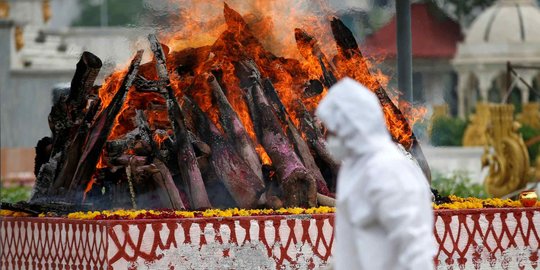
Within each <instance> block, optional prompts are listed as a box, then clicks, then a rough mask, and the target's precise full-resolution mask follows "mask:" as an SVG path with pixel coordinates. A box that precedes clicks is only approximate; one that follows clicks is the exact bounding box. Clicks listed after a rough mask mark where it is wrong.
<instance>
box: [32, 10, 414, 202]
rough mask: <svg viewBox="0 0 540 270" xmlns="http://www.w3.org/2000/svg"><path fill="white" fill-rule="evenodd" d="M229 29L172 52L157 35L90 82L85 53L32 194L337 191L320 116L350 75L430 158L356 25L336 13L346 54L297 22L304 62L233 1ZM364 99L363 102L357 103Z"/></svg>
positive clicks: (60, 106)
mask: <svg viewBox="0 0 540 270" xmlns="http://www.w3.org/2000/svg"><path fill="white" fill-rule="evenodd" d="M224 16H225V22H226V25H227V29H226V30H224V32H223V33H222V34H221V35H220V36H219V38H218V39H217V40H216V41H215V43H214V44H213V45H211V46H203V47H199V48H189V49H184V50H180V51H171V50H170V49H169V48H168V47H167V46H166V45H163V44H161V43H160V42H159V41H158V39H157V37H156V36H155V35H150V36H149V42H150V45H151V46H150V47H151V50H152V52H153V60H152V61H150V62H148V63H145V64H141V59H142V55H143V51H138V52H137V53H136V54H135V56H134V57H133V60H132V61H131V64H130V65H129V68H128V69H127V70H121V71H117V72H115V73H113V74H112V75H111V76H110V77H109V78H108V79H107V80H106V81H105V83H104V84H103V85H102V86H94V82H95V80H96V77H97V75H98V72H99V71H100V68H101V66H102V63H101V60H100V59H99V58H98V57H97V56H95V55H93V54H91V53H89V52H85V53H84V54H83V55H82V56H81V59H80V61H79V63H78V64H77V69H76V72H75V75H74V77H73V80H72V82H71V87H70V89H69V92H68V93H66V94H65V95H64V96H61V97H60V99H59V100H58V101H57V102H56V103H55V104H54V105H53V108H52V110H51V113H50V115H49V125H50V128H51V131H52V134H53V137H52V139H51V138H44V139H42V140H41V141H40V142H39V143H38V146H37V148H36V149H37V156H36V174H37V182H36V186H35V190H34V193H33V196H32V199H31V203H34V204H41V205H43V204H50V203H53V202H56V203H62V204H65V205H71V206H75V208H79V209H87V208H94V209H111V208H154V209H155V208H158V209H165V208H166V209H192V210H195V209H205V208H227V207H241V208H257V207H269V208H279V207H284V206H286V207H290V206H301V207H313V206H316V205H317V204H318V203H324V200H325V199H329V197H332V194H333V192H334V191H335V186H336V183H335V179H336V175H337V172H338V169H339V162H338V161H336V160H334V159H333V158H332V157H331V156H330V155H329V153H328V152H327V150H326V148H325V141H324V136H323V134H324V133H325V130H324V127H322V126H321V124H320V123H319V122H318V121H317V119H316V118H315V117H314V116H313V111H314V109H315V107H316V104H317V102H318V100H320V98H321V97H322V96H323V95H324V93H325V92H326V91H327V89H328V88H329V87H331V86H332V85H333V84H334V83H336V81H337V80H338V79H340V78H343V77H345V76H349V77H352V78H354V79H356V80H358V81H360V82H361V83H363V84H364V85H366V86H367V87H368V88H370V89H371V90H373V91H374V92H375V93H377V96H378V97H379V99H380V101H381V104H382V105H383V107H384V112H385V116H386V121H387V124H388V126H389V129H390V131H391V134H392V136H393V139H394V140H395V141H396V142H397V143H400V144H402V145H403V146H404V147H405V148H406V149H408V150H409V151H411V152H412V153H413V156H416V157H417V159H418V160H419V161H420V163H422V161H423V158H422V153H421V152H419V148H418V147H417V144H416V141H415V138H414V135H413V134H412V131H411V128H410V127H409V125H408V123H407V121H406V119H405V117H404V116H403V115H402V114H401V112H400V111H399V110H398V109H397V107H396V106H395V105H394V104H393V103H392V101H391V100H390V99H389V97H388V96H387V94H386V93H385V91H384V89H383V88H382V87H381V85H380V84H379V83H378V81H377V79H376V77H375V76H372V75H371V74H370V72H369V70H368V65H367V64H366V62H365V59H364V58H363V56H362V54H361V52H360V49H359V47H358V44H357V43H356V40H355V39H354V37H353V35H352V33H351V32H350V30H349V29H347V28H346V27H345V25H344V24H343V23H342V22H341V21H340V20H339V19H336V18H334V19H333V20H332V21H331V26H332V32H333V36H334V38H335V42H336V45H337V49H338V50H337V51H338V54H337V55H336V56H334V57H333V58H328V57H327V56H326V55H325V54H324V53H323V52H322V50H321V49H320V46H319V44H318V41H317V40H316V39H315V38H314V37H313V36H312V35H310V34H309V33H306V32H305V31H303V30H302V29H296V31H295V37H296V42H297V47H298V50H299V51H300V53H301V55H302V56H303V58H304V60H303V61H305V62H301V61H298V60H295V59H286V58H283V57H277V56H275V55H273V54H272V53H270V52H269V51H267V50H265V48H264V47H263V46H262V45H261V43H260V42H259V41H258V40H257V38H256V37H255V35H254V34H253V32H252V30H251V29H250V27H249V26H248V24H246V22H245V21H244V19H243V18H242V16H241V15H240V14H239V13H237V12H236V11H234V10H233V9H231V8H229V7H228V6H227V5H226V4H225V8H224ZM359 106H361V104H359Z"/></svg>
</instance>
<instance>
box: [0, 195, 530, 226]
mask: <svg viewBox="0 0 540 270" xmlns="http://www.w3.org/2000/svg"><path fill="white" fill-rule="evenodd" d="M448 198H449V199H450V201H451V202H450V203H442V204H435V203H433V204H432V206H433V209H435V210H437V209H453V210H459V209H481V208H517V207H522V205H521V202H520V201H514V200H511V199H499V198H489V199H479V198H472V197H470V198H460V197H457V196H454V195H450V196H448ZM535 207H540V201H538V202H536V205H535ZM335 210H336V209H335V207H326V206H320V207H314V208H307V209H304V208H299V207H293V208H281V209H277V210H272V209H238V208H231V209H224V210H221V209H208V210H205V211H172V210H163V211H160V210H124V209H121V210H104V211H88V212H74V213H70V214H68V215H67V218H71V219H86V220H90V219H92V220H122V219H163V218H195V217H234V216H240V217H246V216H267V215H300V214H308V215H309V214H327V213H334V212H335ZM0 216H12V217H26V216H29V214H26V213H22V212H16V211H11V210H5V209H0ZM39 216H40V217H46V216H54V215H52V214H40V215H39Z"/></svg>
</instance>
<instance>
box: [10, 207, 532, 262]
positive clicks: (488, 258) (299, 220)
mask: <svg viewBox="0 0 540 270" xmlns="http://www.w3.org/2000/svg"><path fill="white" fill-rule="evenodd" d="M333 220H334V219H333V215H332V214H327V215H302V216H266V217H265V216H259V217H232V218H198V219H163V220H107V221H82V220H68V219H61V218H11V217H7V218H1V219H0V221H1V225H0V248H1V250H0V269H74V268H75V269H253V268H259V269H308V268H311V269H312V268H318V267H321V266H324V265H325V264H326V261H327V260H328V259H329V257H330V255H331V251H332V244H333V225H334V221H333ZM539 233H540V208H519V209H481V210H462V211H453V210H438V211H436V213H435V234H436V238H437V241H438V242H439V252H438V254H437V256H436V258H435V262H436V264H437V265H438V269H538V268H539V266H540V265H539V255H540V254H539V242H540V237H539Z"/></svg>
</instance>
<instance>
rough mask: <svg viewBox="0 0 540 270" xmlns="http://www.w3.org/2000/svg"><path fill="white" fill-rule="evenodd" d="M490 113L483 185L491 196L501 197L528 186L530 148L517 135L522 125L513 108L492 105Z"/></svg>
mask: <svg viewBox="0 0 540 270" xmlns="http://www.w3.org/2000/svg"><path fill="white" fill-rule="evenodd" d="M490 114H491V121H490V123H489V125H488V128H487V131H488V132H487V134H488V135H487V145H485V148H484V154H483V155H482V167H486V166H489V175H488V176H487V177H486V179H485V180H484V185H485V187H486V191H487V192H488V193H489V194H491V195H492V196H495V197H502V196H504V195H507V194H509V193H511V192H513V191H516V190H518V189H520V188H523V187H525V185H526V184H527V182H528V181H529V179H530V178H532V171H531V170H530V164H529V154H528V152H527V148H526V147H525V143H524V142H523V138H522V137H521V134H519V133H518V128H519V124H518V123H517V122H515V121H514V106H513V105H507V104H502V105H499V104H493V105H491V106H490Z"/></svg>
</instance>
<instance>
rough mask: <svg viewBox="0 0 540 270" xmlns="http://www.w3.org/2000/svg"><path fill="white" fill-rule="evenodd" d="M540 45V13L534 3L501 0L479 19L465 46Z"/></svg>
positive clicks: (527, 0)
mask: <svg viewBox="0 0 540 270" xmlns="http://www.w3.org/2000/svg"><path fill="white" fill-rule="evenodd" d="M514 42H540V10H539V9H538V6H537V5H536V1H534V0H499V1H498V2H497V3H496V4H495V5H493V6H491V7H490V8H488V9H487V10H486V11H484V12H483V13H482V14H480V16H478V18H476V19H475V20H474V21H473V23H472V24H471V27H470V29H469V31H468V32H467V37H466V38H465V43H514Z"/></svg>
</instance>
